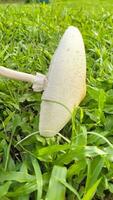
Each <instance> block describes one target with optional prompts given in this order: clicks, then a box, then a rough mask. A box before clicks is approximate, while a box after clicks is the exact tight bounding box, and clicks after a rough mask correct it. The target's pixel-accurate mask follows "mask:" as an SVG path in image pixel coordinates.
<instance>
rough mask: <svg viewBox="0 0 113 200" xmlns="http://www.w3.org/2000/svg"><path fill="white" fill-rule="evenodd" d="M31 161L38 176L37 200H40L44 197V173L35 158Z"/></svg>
mask: <svg viewBox="0 0 113 200" xmlns="http://www.w3.org/2000/svg"><path fill="white" fill-rule="evenodd" d="M31 161H32V165H33V168H34V171H35V175H36V183H37V200H40V199H41V197H42V187H43V179H42V173H41V170H40V166H39V164H38V161H37V160H36V159H35V158H31Z"/></svg>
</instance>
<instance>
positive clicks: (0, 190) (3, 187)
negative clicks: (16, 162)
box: [0, 181, 12, 199]
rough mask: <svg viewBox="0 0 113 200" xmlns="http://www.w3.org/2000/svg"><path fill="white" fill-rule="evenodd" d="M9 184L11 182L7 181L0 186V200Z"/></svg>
mask: <svg viewBox="0 0 113 200" xmlns="http://www.w3.org/2000/svg"><path fill="white" fill-rule="evenodd" d="M11 183H12V182H11V181H8V182H6V183H4V184H2V185H0V199H1V198H2V197H3V196H5V195H6V194H7V192H8V190H9V187H10V185H11Z"/></svg>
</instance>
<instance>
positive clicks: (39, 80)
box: [0, 66, 46, 92]
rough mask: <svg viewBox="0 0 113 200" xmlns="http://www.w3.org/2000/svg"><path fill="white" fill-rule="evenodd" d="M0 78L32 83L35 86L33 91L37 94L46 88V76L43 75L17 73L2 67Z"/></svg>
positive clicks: (0, 68)
mask: <svg viewBox="0 0 113 200" xmlns="http://www.w3.org/2000/svg"><path fill="white" fill-rule="evenodd" d="M0 76H4V77H7V78H10V79H14V80H20V81H24V82H30V83H32V84H33V90H34V91H37V92H40V91H42V90H44V87H45V81H46V76H45V75H43V74H41V73H36V75H32V74H28V73H24V72H17V71H15V70H12V69H8V68H6V67H2V66H0Z"/></svg>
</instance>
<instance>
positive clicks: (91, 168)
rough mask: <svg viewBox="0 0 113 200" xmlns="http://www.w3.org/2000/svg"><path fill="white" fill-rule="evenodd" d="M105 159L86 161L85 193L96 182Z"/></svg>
mask: <svg viewBox="0 0 113 200" xmlns="http://www.w3.org/2000/svg"><path fill="white" fill-rule="evenodd" d="M104 161H105V159H104V158H103V157H100V156H97V157H96V158H94V159H93V160H92V161H91V160H88V161H87V162H88V171H87V180H86V186H85V191H86V192H87V191H88V190H89V189H90V188H91V187H92V186H93V185H94V183H95V182H96V181H97V179H98V177H99V175H100V173H101V170H102V168H103V167H104Z"/></svg>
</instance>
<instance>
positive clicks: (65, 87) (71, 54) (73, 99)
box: [39, 26, 86, 137]
mask: <svg viewBox="0 0 113 200" xmlns="http://www.w3.org/2000/svg"><path fill="white" fill-rule="evenodd" d="M85 94H86V56H85V48H84V43H83V39H82V36H81V33H80V32H79V30H78V29H77V28H75V27H73V26H70V27H69V28H68V29H67V30H66V32H65V33H64V35H63V37H62V38H61V41H60V44H59V46H58V48H57V49H56V52H55V54H54V56H53V58H52V61H51V64H50V68H49V73H48V84H47V87H46V88H45V90H44V93H43V95H42V103H41V111H40V121H39V131H40V134H41V135H42V136H45V137H51V136H54V135H55V134H56V133H58V132H59V131H60V130H61V129H62V128H63V127H64V126H65V125H66V123H67V122H68V121H69V120H70V119H71V114H70V112H72V111H73V109H74V107H77V106H78V105H79V104H80V102H81V101H82V99H83V98H84V96H85ZM57 102H59V103H57ZM61 104H63V105H64V106H65V107H67V108H68V109H69V111H70V112H69V111H68V110H67V109H66V108H65V107H64V106H63V105H61Z"/></svg>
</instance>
